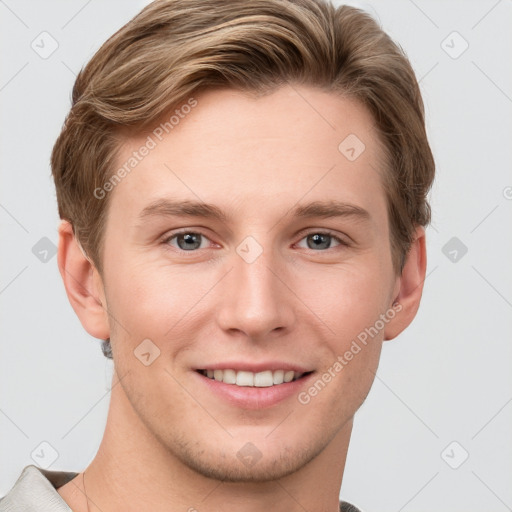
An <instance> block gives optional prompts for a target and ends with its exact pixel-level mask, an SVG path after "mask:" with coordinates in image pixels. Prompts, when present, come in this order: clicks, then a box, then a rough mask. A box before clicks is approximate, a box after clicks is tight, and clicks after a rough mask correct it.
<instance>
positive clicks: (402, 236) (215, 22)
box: [51, 0, 435, 273]
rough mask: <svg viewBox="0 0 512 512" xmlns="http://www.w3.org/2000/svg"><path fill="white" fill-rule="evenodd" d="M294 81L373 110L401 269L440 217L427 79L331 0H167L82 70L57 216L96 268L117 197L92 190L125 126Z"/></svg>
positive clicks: (365, 18) (61, 145) (359, 16)
mask: <svg viewBox="0 0 512 512" xmlns="http://www.w3.org/2000/svg"><path fill="white" fill-rule="evenodd" d="M287 83H296V84H304V85H310V86H315V87H319V88H321V89H322V90H326V91H332V92H336V93H340V94H343V95H344V96H345V97H348V98H353V99H354V100H357V101H359V102H360V103H361V104H363V105H364V106H365V107H366V108H368V109H369V111H370V112H371V114H372V116H373V118H374V120H375V127H376V129H377V132H378V134H379V137H380V140H381V142H382V143H383V147H384V153H385V157H386V169H385V173H384V182H383V185H384V188H385V193H386V196H387V203H388V213H389V221H390V232H391V235H390V238H391V250H392V257H393V265H394V269H395V271H396V272H397V273H399V272H401V270H402V268H403V263H404V260H405V256H406V254H407V251H408V249H409V247H410V244H411V242H412V240H413V236H414V230H415V227H416V226H417V225H422V226H426V225H427V224H428V223H429V222H430V206H429V204H428V201H427V193H428V191H429V189H430V187H431V185H432V181H433V178H434V169H435V164H434V159H433V156H432V152H431V150H430V146H429V144H428V141H427V136H426V131H425V121H424V107H423V101H422V98H421V94H420V90H419V86H418V83H417V81H416V77H415V75H414V72H413V70H412V67H411V65H410V63H409V61H408V59H407V57H406V56H405V54H404V53H403V51H402V50H401V48H400V47H399V46H398V45H397V44H395V43H394V42H393V41H392V40H391V39H390V37H389V36H388V35H387V34H386V33H385V32H384V31H383V30H382V29H381V28H380V27H379V26H378V24H377V23H376V22H375V20H374V19H373V18H372V17H371V16H369V15H368V14H367V13H365V12H364V11H361V10H359V9H356V8H353V7H348V6H341V7H338V8H336V7H334V5H332V4H330V3H328V2H327V1H322V0H252V1H251V2H247V1H246V0H211V1H209V2H204V1H203V0H157V1H155V2H153V3H151V4H150V5H148V6H147V7H145V8H144V9H143V10H142V11H141V12H140V13H139V14H138V15H137V16H135V18H133V19H132V20H131V21H130V22H129V23H127V24H126V25H125V26H124V27H122V28H121V29H120V30H119V31H117V32H116V33H115V34H114V35H113V36H112V37H110V39H108V40H107V41H106V42H105V43H104V44H103V46H102V47H101V48H100V49H99V50H98V52H97V53H96V54H95V55H94V57H93V58H92V59H91V61H90V62H89V63H88V64H87V65H86V66H85V68H83V69H82V70H81V71H80V73H79V75H78V77H77V79H76V82H75V85H74V88H73V96H72V107H71V110H70V112H69V114H68V116H67V118H66V122H65V124H64V127H63V129H62V132H61V134H60V136H59V137H58V139H57V141H56V143H55V146H54V148H53V152H52V158H51V165H52V173H53V177H54V180H55V185H56V190H57V201H58V206H59V215H60V217H61V218H63V219H67V220H69V221H70V223H71V224H72V226H73V229H74V233H75V236H76V237H77V239H78V241H79V242H80V244H81V245H82V247H83V248H84V250H85V251H86V253H87V254H88V255H89V256H90V257H91V259H92V261H93V262H94V264H95V265H96V267H97V268H98V270H99V271H100V272H101V271H102V261H101V252H102V251H101V247H102V233H103V230H104V225H105V220H106V213H107V207H108V204H109V196H108V195H107V197H105V198H104V199H98V198H97V197H95V195H94V194H93V191H94V190H96V189H97V188H98V187H102V186H103V184H104V183H105V182H106V181H107V180H108V179H109V178H110V177H111V176H112V174H113V173H114V170H115V169H114V167H115V163H116V152H117V149H118V148H119V146H120V142H121V141H122V140H123V134H126V133H137V132H140V133H142V131H143V130H145V129H146V128H147V127H148V126H150V124H151V123H154V122H156V121H157V120H160V119H161V118H162V116H163V115H165V114H166V113H168V112H169V111H171V109H173V108H175V107H176V106H178V105H180V103H183V102H185V101H186V100H187V98H190V96H191V95H192V94H195V93H198V92H199V91H201V90H203V89H208V88H213V87H229V88H233V89H237V90H241V91H247V92H258V93H264V92H271V91H272V90H275V89H276V88H277V87H279V86H281V85H286V84H287ZM340 142H341V141H340Z"/></svg>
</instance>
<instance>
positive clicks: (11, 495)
mask: <svg viewBox="0 0 512 512" xmlns="http://www.w3.org/2000/svg"><path fill="white" fill-rule="evenodd" d="M76 474H77V473H73V472H69V471H49V470H44V469H41V468H38V467H37V466H34V465H29V466H26V467H25V468H23V471H22V472H21V475H20V476H19V477H18V479H17V480H16V482H15V483H14V485H13V486H12V488H11V489H10V490H9V492H8V493H7V494H6V495H5V496H4V497H3V498H1V499H0V512H36V511H38V512H71V509H70V508H69V507H68V505H67V504H66V502H65V501H64V500H63V499H62V498H61V497H60V495H59V493H58V492H57V490H56V489H57V488H58V487H60V486H61V485H64V484H65V483H67V482H69V481H70V480H71V479H72V478H74V476H76Z"/></svg>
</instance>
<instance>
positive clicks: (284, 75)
mask: <svg viewBox="0 0 512 512" xmlns="http://www.w3.org/2000/svg"><path fill="white" fill-rule="evenodd" d="M72 101H73V104H72V108H71V110H70V113H69V115H68V117H67V119H66V122H65V125H64V127H63V130H62V133H61V134H60V136H59V138H58V140H57V142H56V144H55V147H54V150H53V154H52V171H53V176H54V179H55V183H56V189H57V200H58V205H59V214H60V216H61V218H62V219H63V223H62V225H61V228H60V246H59V267H60V269H61V273H62V276H63V279H64V282H65V285H66V289H67V292H68V296H69V298H70V301H71V303H72V305H73V307H74V309H75V311H76V312H77V315H78V316H79V318H80V320H81V321H82V324H83V325H84V327H85V328H86V330H87V331H88V332H89V333H90V334H91V335H93V336H95V337H97V338H99V339H109V340H110V343H111V348H112V351H111V353H112V356H113V359H114V364H115V369H116V373H117V375H118V376H125V377H124V378H123V379H122V382H121V386H122V388H123V391H124V393H125V395H126V397H127V398H128V402H129V403H130V406H131V407H133V410H134V411H135V412H136V414H137V415H138V417H139V418H140V420H141V424H144V426H145V428H146V429H147V430H148V432H150V433H151V434H152V435H153V436H154V437H155V438H156V439H158V442H159V443H161V444H162V446H163V447H165V448H166V449H167V450H169V452H171V453H173V454H174V455H175V456H176V457H177V458H178V459H180V460H182V461H183V462H185V463H186V464H187V465H189V466H190V467H192V468H194V469H196V470H197V471H200V472H202V473H204V474H208V475H211V476H216V477H218V478H222V479H227V480H229V479H231V480H243V479H245V480H251V479H252V480H261V479H266V478H275V477H277V476H279V475H283V474H286V473H290V472H293V471H295V470H297V468H299V467H301V465H304V464H305V463H306V462H308V461H310V460H312V459H313V458H314V457H316V456H317V455H318V454H319V453H321V452H322V450H324V449H325V446H326V445H327V444H328V443H330V442H333V441H334V440H335V439H336V436H337V435H338V433H339V432H340V431H341V430H342V429H343V427H344V426H345V425H347V424H349V423H350V421H351V419H352V417H353V415H354V413H355V412H356V410H357V409H358V408H359V406H360V405H361V403H362V402H363V401H364V398H365V397H366V395H367V393H368V391H369V389H370V387H371V383H372V382H373V377H374V372H375V371H376V369H377V365H378V360H379V356H380V350H381V346H382V341H383V340H385V339H392V338H394V337H395V336H396V335H398V334H399V333H400V332H401V331H402V330H403V329H404V328H405V327H407V325H409V323H410V322H411V321H412V319H413V318H414V316H415V314H416V311H417V308H418V305H419V301H420V297H421V290H422V281H423V278H424V274H425V265H426V262H425V239H424V227H425V226H426V225H427V224H428V222H429V220H430V209H429V205H428V202H427V193H428V191H429V189H430V186H431V183H432V180H433V176H434V162H433V157H432V154H431V151H430V147H429V144H428V141H427V138H426V133H425V123H424V111H423V103H422V100H421V95H420V91H419V88H418V84H417V81H416V79H415V76H414V73H413V70H412V69H411V66H410V64H409V62H408V60H407V58H406V56H405V55H404V54H403V52H402V51H401V50H400V48H399V47H398V46H397V45H396V44H395V43H394V42H393V41H392V40H391V39H390V38H389V37H388V36H387V35H386V34H385V33H384V32H383V31H382V30H381V29H380V27H379V26H378V25H377V24H376V23H375V21H374V20H373V19H372V18H371V17H369V16H368V15H367V14H365V13H363V12H362V11H359V10H357V9H354V8H351V7H339V8H335V7H334V6H332V5H330V4H328V3H323V2H320V1H315V0H297V1H288V0H258V1H255V2H245V1H232V0H229V1H228V0H215V1H214V2H210V3H208V7H207V8H206V7H205V5H204V3H203V2H201V1H200V0H197V1H194V0H186V1H185V0H172V1H157V2H154V3H152V4H150V5H149V6H147V7H146V8H145V9H143V10H142V11H141V13H140V14H139V15H137V16H136V17H135V18H134V19H133V20H132V21H130V22H129V23H128V24H127V25H125V26H124V27H123V28H121V29H120V30H119V31H118V32H117V33H116V34H114V35H113V36H112V37H111V38H110V39H109V40H108V41H107V42H106V43H105V44H104V45H103V46H102V47H101V48H100V50H99V51H98V52H97V53H96V55H95V56H94V57H93V58H92V60H91V61H90V62H89V63H88V64H87V66H86V67H85V68H84V69H83V70H82V71H81V72H80V73H79V75H78V77H77V80H76V83H75V86H74V89H73V100H72ZM334 210H336V212H335V211H334ZM180 233H181V235H180ZM362 333H366V337H365V336H364V335H363V334H362ZM357 340H359V341H357ZM354 343H355V345H354ZM356 347H358V348H356ZM348 352H351V353H352V356H349V355H348ZM141 353H144V354H146V353H149V354H150V356H149V357H146V363H148V362H150V364H144V363H143V362H142V360H141V359H142V358H141V357H139V356H140V355H141ZM344 354H347V357H345V358H343V355H344ZM340 356H341V357H342V358H343V361H341V360H340ZM249 362H252V364H254V365H255V367H256V366H257V367H258V369H260V370H264V369H265V368H266V367H265V364H267V366H268V365H271V366H275V364H277V366H279V364H281V366H285V367H286V368H288V367H290V368H291V367H296V372H297V373H298V372H305V373H306V374H307V375H305V376H303V377H302V380H301V379H299V380H297V381H296V382H295V384H294V386H295V387H294V388H293V390H294V391H293V394H294V396H295V398H294V399H290V397H284V398H282V399H281V400H279V401H278V402H276V403H272V404H271V405H269V406H265V407H260V406H258V407H256V406H255V404H254V403H253V402H251V403H245V404H241V403H240V402H239V401H237V400H235V401H234V402H233V401H232V400H231V399H226V397H225V396H221V395H219V394H218V392H217V391H215V390H213V391H212V390H211V389H210V387H211V386H210V385H211V383H210V382H207V377H205V376H203V375H202V374H201V371H200V370H208V369H213V367H215V368H216V369H217V370H219V369H221V367H222V365H224V368H230V367H229V366H228V367H226V366H225V365H232V366H237V365H238V366H239V367H240V368H242V367H244V366H247V364H248V363H249ZM336 362H337V363H338V365H336ZM274 363H275V364H274ZM219 365H220V366H219ZM264 367H265V368H264ZM286 368H285V369H286ZM242 369H243V368H242ZM269 369H276V370H277V369H278V368H269ZM297 373H296V375H297ZM230 375H231V374H230ZM326 375H330V378H329V377H328V376H326ZM262 378H263V377H262ZM319 380H320V381H321V382H323V383H324V385H322V384H318V382H319ZM315 383H316V384H315ZM283 386H284V385H283ZM313 389H316V392H315V391H314V390H313ZM262 390H264V388H262ZM308 390H309V391H308ZM192 396H195V397H204V398H202V400H201V404H199V402H197V401H194V399H192V398H191V397H192ZM205 411H207V412H205ZM287 414H289V415H290V417H292V418H293V421H289V422H288V423H287V422H284V423H283V424H282V425H280V426H279V428H277V429H275V431H274V430H273V431H272V435H268V433H269V431H270V430H272V428H273V427H275V426H276V425H277V424H278V423H279V421H280V420H282V419H283V418H284V417H285V416H286V415H287ZM247 443H251V444H250V445H247ZM246 445H247V446H251V447H256V448H257V450H258V452H259V453H260V454H261V461H260V462H258V464H257V465H254V466H252V465H251V466H248V465H244V464H242V463H240V457H238V460H237V453H238V452H239V450H240V449H241V448H242V447H244V446H246ZM251 449H253V448H251Z"/></svg>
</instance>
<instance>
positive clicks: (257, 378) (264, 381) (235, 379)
mask: <svg viewBox="0 0 512 512" xmlns="http://www.w3.org/2000/svg"><path fill="white" fill-rule="evenodd" d="M200 371H201V373H202V374H203V375H206V376H207V377H209V378H210V379H215V380H217V381H219V382H224V383H225V384H236V385H237V386H251V387H258V388H265V387H269V386H274V385H276V384H282V383H283V382H291V381H292V380H296V379H298V378H300V377H302V375H303V374H302V373H298V372H297V373H296V372H294V371H293V370H289V371H285V370H275V371H271V370H265V371H263V372H258V373H253V372H246V371H242V370H241V371H238V372H237V371H235V370H231V369H226V370H200Z"/></svg>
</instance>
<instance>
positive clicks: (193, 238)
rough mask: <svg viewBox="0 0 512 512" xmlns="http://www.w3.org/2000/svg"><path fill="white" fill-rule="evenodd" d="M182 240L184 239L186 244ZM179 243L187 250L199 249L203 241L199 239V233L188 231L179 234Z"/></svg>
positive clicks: (181, 247)
mask: <svg viewBox="0 0 512 512" xmlns="http://www.w3.org/2000/svg"><path fill="white" fill-rule="evenodd" d="M181 241H184V242H185V244H181V243H180V242H181ZM178 245H179V247H180V249H183V250H185V251H189V250H191V249H197V248H198V247H199V246H200V245H201V242H200V241H199V235H198V234H197V233H192V234H191V233H186V234H184V235H178Z"/></svg>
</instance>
